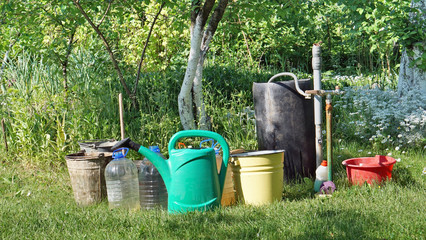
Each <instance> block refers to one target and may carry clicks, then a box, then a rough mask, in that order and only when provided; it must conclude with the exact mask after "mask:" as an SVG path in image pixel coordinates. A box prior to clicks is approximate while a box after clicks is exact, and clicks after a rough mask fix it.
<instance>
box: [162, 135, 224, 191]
mask: <svg viewBox="0 0 426 240" xmlns="http://www.w3.org/2000/svg"><path fill="white" fill-rule="evenodd" d="M184 137H205V138H212V139H214V140H216V141H217V143H218V144H220V146H221V147H222V152H223V158H222V167H221V170H220V174H219V180H220V185H221V190H222V189H223V183H224V181H225V175H226V167H227V166H228V159H229V146H228V143H227V142H226V141H225V139H224V138H223V137H222V136H221V135H220V134H218V133H215V132H211V131H206V130H185V131H180V132H177V133H175V135H173V136H172V138H171V139H170V141H169V153H170V152H172V150H173V149H175V146H176V143H177V142H178V140H179V139H181V138H184ZM223 169H225V171H222V170H223Z"/></svg>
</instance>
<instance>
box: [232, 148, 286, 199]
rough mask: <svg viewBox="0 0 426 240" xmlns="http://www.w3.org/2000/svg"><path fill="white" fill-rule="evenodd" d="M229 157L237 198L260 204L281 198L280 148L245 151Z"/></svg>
mask: <svg viewBox="0 0 426 240" xmlns="http://www.w3.org/2000/svg"><path fill="white" fill-rule="evenodd" d="M231 157H232V163H231V166H232V172H233V177H234V185H235V189H236V193H237V199H238V200H239V201H240V202H242V203H245V204H250V205H263V204H267V203H272V202H274V201H280V200H281V199H282V191H283V166H284V164H283V163H284V150H264V151H255V152H247V153H240V154H234V155H231Z"/></svg>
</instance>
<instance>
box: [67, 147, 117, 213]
mask: <svg viewBox="0 0 426 240" xmlns="http://www.w3.org/2000/svg"><path fill="white" fill-rule="evenodd" d="M65 159H66V161H67V167H68V172H69V175H70V179H71V186H72V190H73V192H74V198H75V201H76V202H77V204H79V205H90V204H92V203H96V202H100V201H102V199H104V198H105V197H106V196H107V192H106V184H105V175H104V171H105V167H106V165H107V164H108V163H109V162H110V161H111V160H112V153H86V152H85V151H80V152H78V153H74V154H70V155H67V156H65Z"/></svg>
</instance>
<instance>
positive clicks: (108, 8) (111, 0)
mask: <svg viewBox="0 0 426 240" xmlns="http://www.w3.org/2000/svg"><path fill="white" fill-rule="evenodd" d="M112 2H114V0H110V1H109V3H108V7H107V9H106V10H105V13H104V15H103V16H102V18H101V21H100V22H99V23H98V25H97V26H96V27H97V28H99V27H100V26H101V24H102V22H103V21H104V19H105V17H106V15H107V14H108V12H109V10H110V9H111V5H112Z"/></svg>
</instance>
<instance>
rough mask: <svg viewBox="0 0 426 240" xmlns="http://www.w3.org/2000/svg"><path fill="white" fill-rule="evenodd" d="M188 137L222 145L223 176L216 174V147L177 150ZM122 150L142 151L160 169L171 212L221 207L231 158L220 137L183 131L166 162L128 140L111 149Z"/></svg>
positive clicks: (221, 173)
mask: <svg viewBox="0 0 426 240" xmlns="http://www.w3.org/2000/svg"><path fill="white" fill-rule="evenodd" d="M185 137H205V138H212V139H214V140H216V141H217V142H218V143H219V144H220V145H221V146H222V150H223V160H222V161H223V162H222V166H221V169H220V174H218V173H217V166H216V156H215V150H214V149H213V148H202V149H193V148H184V149H176V148H175V146H176V144H177V143H178V140H179V139H181V138H185ZM121 147H128V148H130V149H133V150H135V151H137V152H139V153H140V154H142V155H144V156H145V157H146V158H147V159H148V160H149V161H151V162H152V163H153V164H154V166H155V167H156V168H157V170H158V172H159V173H160V175H161V177H162V178H163V180H164V183H165V185H166V188H167V192H168V195H169V197H168V210H169V212H170V213H183V212H189V211H205V210H208V209H211V208H213V207H216V206H219V205H220V201H221V198H222V190H223V184H224V183H225V176H226V168H227V166H228V158H229V146H228V143H227V142H226V141H225V139H224V138H223V137H222V136H221V135H219V134H217V133H215V132H211V131H205V130H186V131H180V132H178V133H176V134H175V135H173V137H172V138H171V139H170V142H169V156H170V158H169V159H163V158H162V157H160V156H159V155H157V154H156V153H154V152H153V151H151V150H149V149H148V148H146V147H144V146H141V145H139V144H137V143H135V142H133V141H131V140H130V139H129V138H126V139H123V140H121V141H120V142H118V143H117V144H115V145H114V146H113V147H112V149H117V148H121Z"/></svg>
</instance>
